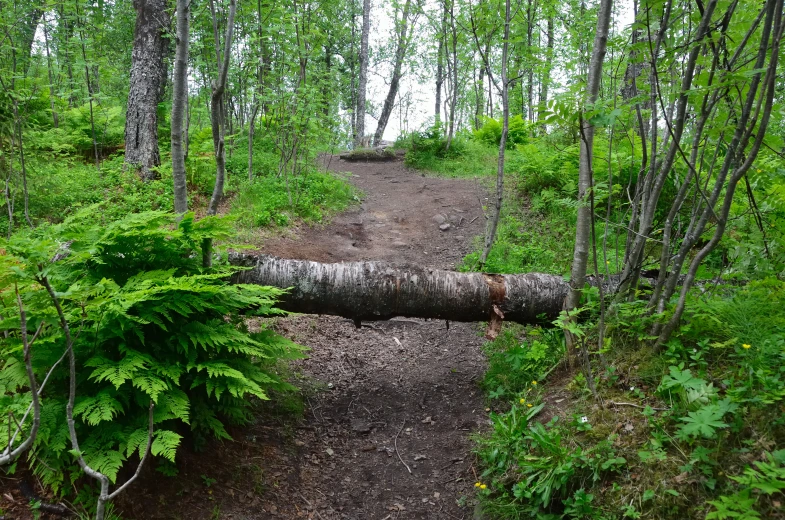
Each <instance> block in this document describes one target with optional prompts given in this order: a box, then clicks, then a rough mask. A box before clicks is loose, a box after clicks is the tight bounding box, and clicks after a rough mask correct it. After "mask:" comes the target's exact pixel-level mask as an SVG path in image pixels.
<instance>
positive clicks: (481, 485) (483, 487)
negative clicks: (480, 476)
mask: <svg viewBox="0 0 785 520" xmlns="http://www.w3.org/2000/svg"><path fill="white" fill-rule="evenodd" d="M487 487H488V486H486V485H485V484H480V489H486V488H487Z"/></svg>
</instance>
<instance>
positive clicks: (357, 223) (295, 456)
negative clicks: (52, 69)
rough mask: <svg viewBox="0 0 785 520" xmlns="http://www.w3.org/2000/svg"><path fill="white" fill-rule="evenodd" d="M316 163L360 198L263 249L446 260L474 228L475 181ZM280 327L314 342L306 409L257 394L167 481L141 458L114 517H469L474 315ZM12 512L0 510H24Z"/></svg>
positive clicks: (301, 372) (477, 332)
mask: <svg viewBox="0 0 785 520" xmlns="http://www.w3.org/2000/svg"><path fill="white" fill-rule="evenodd" d="M326 163H328V164H329V167H330V168H331V169H332V170H335V171H340V172H348V173H350V174H351V177H350V181H351V182H352V183H353V184H354V185H356V186H357V187H358V188H359V189H360V190H361V191H362V192H363V194H364V196H363V201H362V203H361V204H359V205H358V206H357V207H355V208H352V209H351V210H349V211H347V212H345V213H343V214H341V215H338V216H336V217H335V218H334V219H333V220H332V221H331V222H330V223H329V224H327V225H323V226H314V227H306V226H304V227H301V228H299V229H295V230H294V232H292V233H287V234H286V236H280V237H274V238H271V239H268V240H266V241H265V242H264V244H263V246H262V247H261V250H260V252H263V253H267V254H273V255H277V256H281V257H288V258H296V259H308V260H316V261H322V262H340V261H354V260H384V261H387V262H391V263H394V264H419V265H425V266H431V267H435V268H441V269H450V268H454V267H455V265H456V263H458V262H459V261H460V260H461V258H462V257H463V256H464V255H465V254H466V253H468V252H470V250H471V242H472V240H473V238H474V237H475V236H477V235H480V234H481V233H482V230H483V225H484V217H483V215H482V208H481V200H480V199H481V197H484V190H483V189H482V188H480V187H479V186H478V185H477V184H476V183H475V182H474V181H471V180H460V179H441V178H431V177H424V176H422V175H421V174H420V173H419V172H416V171H413V170H410V169H408V168H406V167H405V166H404V165H403V163H402V162H400V161H397V162H388V163H379V162H368V163H363V162H352V163H349V162H345V161H341V160H339V159H338V158H337V157H332V158H328V159H326ZM445 224H449V226H445ZM440 226H441V227H442V228H445V229H441V228H440ZM275 327H276V329H277V330H278V331H279V332H280V333H281V334H283V335H285V336H287V337H289V338H291V339H293V340H294V341H296V342H298V343H300V344H302V345H305V346H307V347H309V348H310V349H311V350H310V351H309V353H308V357H307V359H304V360H301V361H298V362H297V363H295V366H294V370H295V373H296V381H295V383H296V384H297V385H298V386H300V387H303V388H304V389H305V395H306V397H305V405H306V406H305V410H304V411H303V413H302V414H296V413H295V414H293V413H288V414H287V413H282V412H281V408H282V405H281V404H277V405H264V406H262V407H261V408H260V411H259V415H258V417H257V421H256V423H255V424H252V425H250V426H246V427H244V428H239V429H235V430H233V431H231V432H230V433H231V434H232V436H233V438H234V440H233V441H231V442H224V443H221V444H218V443H216V444H214V445H212V446H210V447H209V448H208V449H207V450H205V451H202V452H190V451H187V449H184V450H183V453H182V456H180V455H178V457H180V458H179V460H178V469H179V474H178V476H177V477H176V478H165V477H162V476H160V475H158V474H157V473H155V472H154V471H153V470H152V468H148V469H147V470H146V471H145V472H144V474H143V478H141V479H140V481H137V482H136V483H134V485H133V486H132V487H131V488H130V489H129V491H128V492H127V493H126V494H125V495H124V496H123V497H121V499H120V500H119V501H118V503H117V509H118V511H119V512H121V513H122V514H123V517H124V518H129V519H131V518H135V519H153V518H156V519H157V518H161V519H164V518H167V519H169V518H172V519H175V518H183V519H185V518H187V519H218V518H221V519H223V518H227V519H248V520H251V519H312V520H339V519H347V520H348V519H351V520H399V519H400V520H403V519H434V520H441V519H444V520H447V519H470V518H472V514H473V509H474V507H473V493H474V491H473V490H474V482H475V481H476V480H477V474H476V468H475V458H474V456H473V454H472V452H471V449H472V443H471V439H470V436H471V435H472V434H473V433H477V432H479V431H481V430H482V429H483V428H484V427H486V424H487V422H488V421H487V412H486V410H485V408H484V400H483V395H482V391H481V390H480V389H479V387H478V384H477V382H478V380H479V379H480V378H481V377H482V375H483V372H484V370H485V359H484V356H483V354H482V352H481V349H480V347H481V345H482V343H483V341H484V340H483V339H482V333H483V331H482V330H481V328H480V327H479V325H476V324H463V323H449V324H448V323H445V322H435V321H425V320H410V319H394V320H390V321H388V322H373V323H369V322H365V323H363V327H362V328H361V329H357V328H356V327H355V325H354V324H353V323H352V322H350V321H349V320H345V319H342V318H337V317H332V316H294V317H289V318H285V319H278V320H277V321H276V322H275ZM5 484H8V482H6V483H5ZM3 487H6V486H3ZM10 495H11V498H13V499H14V500H15V501H19V500H22V498H21V496H19V493H18V492H16V491H12V492H11V494H10ZM7 498H8V497H6V499H7ZM17 503H18V502H17ZM0 507H6V508H7V504H2V505H0ZM6 510H8V509H6ZM14 511H15V512H17V511H18V512H20V514H19V515H16V516H13V517H11V516H8V517H7V518H23V517H24V515H23V514H21V509H19V508H14Z"/></svg>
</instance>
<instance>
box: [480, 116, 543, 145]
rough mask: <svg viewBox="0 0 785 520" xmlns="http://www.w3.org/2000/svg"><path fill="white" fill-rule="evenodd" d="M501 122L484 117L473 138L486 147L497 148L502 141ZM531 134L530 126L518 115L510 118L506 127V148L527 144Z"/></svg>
mask: <svg viewBox="0 0 785 520" xmlns="http://www.w3.org/2000/svg"><path fill="white" fill-rule="evenodd" d="M502 125H503V123H502V121H501V120H496V119H492V118H490V117H486V118H485V119H484V122H483V125H482V126H481V127H480V128H479V129H478V130H475V131H474V138H475V139H476V140H478V141H480V142H483V143H485V144H487V145H491V146H496V147H498V146H499V144H500V143H501V140H502ZM531 134H532V124H531V123H529V122H527V121H524V120H523V117H521V115H520V114H517V115H514V116H512V117H511V118H510V121H509V124H508V126H507V148H508V149H513V148H515V146H516V145H519V144H525V143H526V142H528V140H529V137H530V136H531Z"/></svg>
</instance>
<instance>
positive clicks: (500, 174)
mask: <svg viewBox="0 0 785 520" xmlns="http://www.w3.org/2000/svg"><path fill="white" fill-rule="evenodd" d="M504 13H505V14H504V43H503V44H502V62H501V96H502V135H501V138H500V139H499V156H498V159H497V161H496V201H495V205H494V208H493V217H492V218H491V220H490V221H489V222H488V227H487V230H486V233H485V246H484V247H483V250H482V255H481V256H480V268H481V269H482V268H483V267H484V266H485V262H487V261H488V255H489V254H491V249H492V248H493V242H494V240H496V230H497V229H498V227H499V219H500V218H501V214H502V202H503V200H504V153H505V151H506V150H507V134H508V132H509V128H510V95H509V90H510V82H509V81H508V79H507V57H508V56H509V50H510V0H507V1H506V2H505V4H504ZM485 59H486V62H485V66H486V68H488V69H489V71H488V76H489V77H490V74H491V73H490V67H488V61H487V54H486V58H485ZM491 79H492V78H491Z"/></svg>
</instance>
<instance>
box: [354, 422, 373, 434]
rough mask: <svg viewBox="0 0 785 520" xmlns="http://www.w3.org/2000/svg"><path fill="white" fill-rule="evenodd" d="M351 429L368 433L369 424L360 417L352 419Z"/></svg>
mask: <svg viewBox="0 0 785 520" xmlns="http://www.w3.org/2000/svg"><path fill="white" fill-rule="evenodd" d="M352 430H353V431H355V432H357V433H370V431H371V425H370V424H368V423H367V422H366V421H363V420H362V419H354V420H353V421H352Z"/></svg>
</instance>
